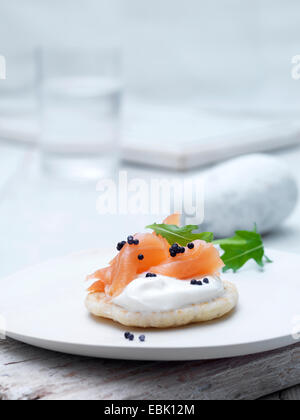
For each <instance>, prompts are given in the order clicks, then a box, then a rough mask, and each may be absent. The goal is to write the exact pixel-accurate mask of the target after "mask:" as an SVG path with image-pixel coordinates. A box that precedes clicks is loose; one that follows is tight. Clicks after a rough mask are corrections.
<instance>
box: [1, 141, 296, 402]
mask: <svg viewBox="0 0 300 420" xmlns="http://www.w3.org/2000/svg"><path fill="white" fill-rule="evenodd" d="M276 154H277V155H278V156H281V157H282V159H283V160H285V161H286V162H287V163H288V164H289V166H290V168H291V169H292V170H293V171H294V173H295V175H296V177H297V179H298V182H299V185H300V165H299V162H300V149H289V150H285V151H284V152H280V153H279V152H278V153H276ZM96 200H97V192H96V188H95V185H89V186H87V185H82V186H79V185H74V184H72V183H63V182H61V181H58V180H53V179H51V178H49V177H44V176H42V175H41V174H40V172H39V168H38V160H37V152H36V151H35V150H34V149H30V148H25V147H23V148H22V147H16V146H11V145H9V144H7V143H0V220H1V224H0V226H1V229H0V232H1V241H0V253H1V255H2V256H4V258H2V259H1V265H0V278H4V277H5V276H7V275H9V274H12V273H13V272H15V271H17V270H19V269H22V268H24V267H25V266H28V265H31V264H35V263H38V262H40V261H43V260H45V259H49V258H52V257H58V256H63V255H65V254H68V253H70V252H75V251H80V250H82V249H87V248H96V247H99V246H101V245H102V243H103V242H104V241H105V244H106V245H108V246H110V245H111V246H112V245H114V244H115V243H116V241H117V240H118V239H119V237H121V236H124V235H125V234H126V233H127V232H128V231H130V230H131V226H134V225H135V223H136V220H135V218H134V217H131V218H130V217H129V218H126V219H125V218H122V217H121V218H120V220H119V221H118V222H117V225H116V220H115V219H114V220H112V219H111V217H109V216H107V217H103V216H99V215H98V214H97V211H96ZM299 212H300V204H299V206H298V208H297V209H296V211H295V212H294V213H293V215H292V216H291V217H290V218H289V219H288V220H287V221H286V222H285V224H284V225H283V226H281V227H280V228H278V230H277V231H276V232H274V233H272V234H270V235H268V236H266V237H265V242H266V245H267V246H269V247H273V248H277V249H283V250H284V249H286V248H288V249H289V250H290V251H294V252H299V253H300V241H299V238H300V217H299ZM139 220H140V222H141V225H143V226H144V225H146V223H149V222H153V220H152V218H151V220H150V219H149V218H147V217H146V216H145V217H139ZM61 232H64V240H62V238H61ZM101 241H102V243H101ZM0 281H1V280H0ZM299 383H300V344H295V345H294V346H291V347H288V348H285V349H281V350H276V351H273V352H268V353H263V354H260V355H254V356H247V357H240V358H234V359H228V360H215V361H205V362H204V361H195V362H180V363H179V362H170V363H166V362H161V363H160V362H155V363H154V362H153V363H150V362H132V361H130V362H128V361H114V360H104V359H100V360H96V359H88V358H83V357H75V356H69V355H64V354H57V353H54V352H49V351H45V350H41V349H37V348H33V347H31V346H28V345H25V344H22V343H18V342H16V341H13V340H11V339H6V340H2V341H0V400H1V399H65V398H67V399H69V398H70V399H86V398H88V399H105V398H107V399H130V398H132V399H174V400H176V399H181V398H186V399H214V398H217V399H256V398H265V399H275V400H276V399H281V400H285V399H299V398H300V391H299V389H300V388H299V386H297V385H298V384H299ZM295 385H296V387H295ZM292 386H294V387H293V388H291V389H289V390H286V389H287V388H289V387H292ZM270 394H271V395H270Z"/></svg>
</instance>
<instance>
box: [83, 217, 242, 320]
mask: <svg viewBox="0 0 300 420" xmlns="http://www.w3.org/2000/svg"><path fill="white" fill-rule="evenodd" d="M163 224H164V225H166V226H168V225H169V226H170V227H171V226H173V227H175V228H176V227H178V226H179V225H180V215H178V214H174V215H172V216H169V217H168V218H167V219H165V221H164V222H163ZM161 226H163V225H161ZM166 236H167V235H166ZM167 237H168V240H167V239H166V238H165V237H163V236H162V235H160V234H157V233H155V232H153V233H138V234H136V235H132V236H129V237H128V238H127V241H122V242H120V243H118V245H117V250H118V255H117V256H116V257H115V258H114V259H113V260H112V261H111V262H110V263H109V265H108V266H107V267H105V268H101V269H100V270H98V271H96V272H95V273H94V274H92V275H90V276H88V280H93V281H94V283H93V284H92V285H91V287H90V288H89V289H88V292H89V294H88V296H87V299H86V306H87V309H88V310H89V312H91V313H92V314H93V315H95V316H99V317H103V318H109V319H112V320H114V321H116V322H119V323H120V324H123V325H126V326H133V327H143V328H146V327H157V328H168V327H175V326H179V325H186V324H190V323H194V322H203V321H208V320H212V319H216V318H220V317H222V316H224V315H225V314H226V313H228V312H230V311H231V310H232V309H233V308H234V307H235V306H236V304H237V301H238V292H237V290H236V287H235V286H234V285H233V284H231V283H229V282H225V281H222V280H221V278H220V270H221V269H222V267H223V266H224V263H223V261H222V259H221V257H220V255H219V251H218V250H217V248H215V246H214V245H213V244H212V243H209V242H206V241H204V240H201V239H196V240H193V241H192V242H189V243H187V244H186V245H185V246H182V245H180V244H179V243H177V242H174V243H170V241H171V240H170V239H169V236H167ZM180 241H182V239H181V240H180ZM180 241H178V242H180ZM171 242H172V241H171Z"/></svg>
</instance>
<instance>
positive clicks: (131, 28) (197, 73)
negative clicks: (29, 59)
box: [0, 0, 300, 115]
mask: <svg viewBox="0 0 300 420" xmlns="http://www.w3.org/2000/svg"><path fill="white" fill-rule="evenodd" d="M299 27H300V3H299V1H298V0H285V1H283V0H251V1H246V0H244V1H240V0H151V1H150V0H42V1H41V0H26V1H24V0H9V1H7V0H0V51H6V50H8V51H10V50H11V49H12V48H16V47H17V48H19V47H21V46H22V48H24V49H27V48H29V47H34V46H36V45H40V44H43V45H52V46H53V45H54V46H58V45H59V46H63V45H73V46H74V45H75V46H83V47H85V46H92V45H94V46H97V45H101V44H107V43H109V44H121V45H122V47H123V50H124V78H125V82H126V86H127V90H128V92H129V93H130V94H134V95H139V96H142V97H143V98H150V99H155V100H159V101H164V102H167V101H172V102H173V103H174V102H176V101H178V102H181V103H183V102H190V101H193V102H197V103H198V102H199V103H200V104H202V105H204V106H205V107H208V108H209V107H215V108H216V107H220V108H222V107H226V109H227V110H230V109H231V108H233V109H235V110H237V109H238V110H241V109H242V110H243V109H246V110H249V109H250V110H251V112H257V111H258V112H261V111H264V112H267V113H268V112H277V113H280V114H282V113H283V112H287V113H294V114H295V115H297V113H298V109H299V97H300V82H299V83H297V82H295V81H294V80H292V78H291V58H292V56H294V55H296V54H299V53H300V31H299Z"/></svg>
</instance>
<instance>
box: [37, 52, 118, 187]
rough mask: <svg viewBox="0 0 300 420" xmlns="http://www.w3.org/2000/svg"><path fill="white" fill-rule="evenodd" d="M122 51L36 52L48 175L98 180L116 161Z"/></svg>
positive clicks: (112, 170) (41, 143)
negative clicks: (38, 62)
mask: <svg viewBox="0 0 300 420" xmlns="http://www.w3.org/2000/svg"><path fill="white" fill-rule="evenodd" d="M120 61H121V59H120V51H119V50H118V49H102V50H101V49H100V50H94V51H89V50H87V51H77V50H66V51H51V50H49V51H47V50H45V51H42V52H40V71H41V78H40V102H41V142H40V147H41V161H42V166H43V168H44V169H45V170H46V171H47V172H51V173H52V174H55V175H58V176H62V177H71V178H91V179H96V178H100V177H106V176H110V175H111V174H113V172H114V170H115V169H116V166H117V162H118V158H119V145H118V143H119V120H120V105H121V93H122V89H121V77H120V73H121V70H120V67H121V65H120Z"/></svg>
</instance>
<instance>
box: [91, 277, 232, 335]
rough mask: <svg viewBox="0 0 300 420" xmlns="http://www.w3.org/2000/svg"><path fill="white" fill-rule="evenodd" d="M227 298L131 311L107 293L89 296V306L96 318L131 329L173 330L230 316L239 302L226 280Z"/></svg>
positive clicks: (225, 294) (224, 296)
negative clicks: (151, 309)
mask: <svg viewBox="0 0 300 420" xmlns="http://www.w3.org/2000/svg"><path fill="white" fill-rule="evenodd" d="M223 283H224V288H225V293H224V295H223V296H221V297H219V298H217V299H214V300H212V301H210V302H207V303H199V304H195V305H189V306H186V307H184V308H181V309H175V310H172V311H167V312H131V311H127V310H126V309H123V308H121V307H120V306H118V305H116V304H114V303H112V302H110V301H109V299H108V298H107V297H106V295H105V294H104V293H94V294H89V295H88V296H87V298H86V307H87V309H88V310H89V312H91V313H92V314H93V315H95V316H98V317H103V318H109V319H112V320H113V321H116V322H119V323H120V324H122V325H126V326H128V327H141V328H151V327H152V328H170V327H178V326H182V325H187V324H192V323H195V322H204V321H211V320H213V319H217V318H221V317H222V316H224V315H225V314H227V313H229V312H230V311H231V310H232V309H233V308H234V307H235V306H236V305H237V302H238V291H237V288H236V287H235V286H234V285H233V284H232V283H229V282H227V281H223Z"/></svg>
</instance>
